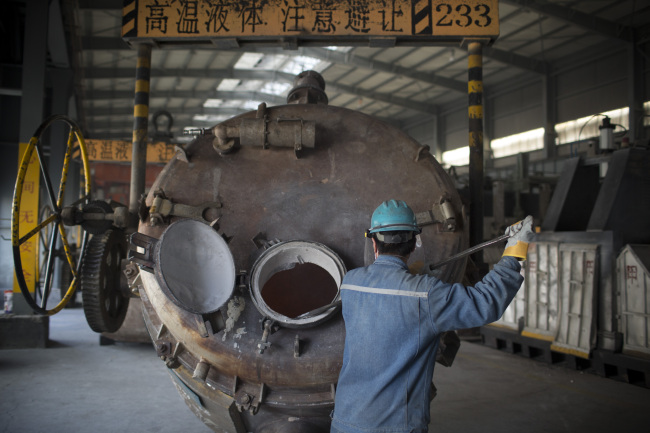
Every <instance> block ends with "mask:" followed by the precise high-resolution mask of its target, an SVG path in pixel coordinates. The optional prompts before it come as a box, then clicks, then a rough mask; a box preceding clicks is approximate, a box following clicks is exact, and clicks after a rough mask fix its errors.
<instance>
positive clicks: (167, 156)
mask: <svg viewBox="0 0 650 433" xmlns="http://www.w3.org/2000/svg"><path fill="white" fill-rule="evenodd" d="M85 142H86V148H87V150H88V159H89V160H90V161H96V162H131V156H132V150H131V149H132V143H131V142H130V141H125V140H95V139H86V140H85ZM175 153H176V150H175V149H174V145H173V144H169V143H164V142H157V143H149V144H148V146H147V162H148V163H151V164H166V163H167V162H169V160H171V159H172V157H173V156H174V155H175Z"/></svg>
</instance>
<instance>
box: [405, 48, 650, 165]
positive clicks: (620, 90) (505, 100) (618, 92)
mask: <svg viewBox="0 0 650 433" xmlns="http://www.w3.org/2000/svg"><path fill="white" fill-rule="evenodd" d="M648 45H649V44H645V45H644V46H643V47H642V48H643V49H644V50H645V52H646V53H645V54H646V56H648V52H649V51H650V50H649V49H648ZM628 55H629V51H628V49H627V48H626V47H625V46H624V45H623V44H622V43H621V44H618V46H615V48H614V49H610V50H609V51H607V52H603V53H598V56H586V58H585V59H584V60H582V61H581V62H579V63H578V65H577V66H576V65H574V66H571V67H568V66H567V67H559V68H558V69H556V70H554V71H552V77H553V79H554V80H555V89H554V93H553V94H552V99H554V100H555V107H554V109H555V112H556V115H557V122H556V123H561V122H565V121H569V120H575V119H578V118H582V117H585V116H590V115H592V114H596V113H600V112H605V111H610V110H613V109H617V108H622V107H626V106H628V104H629V95H628V93H629V89H628V82H629V72H628V68H629V66H628ZM641 55H642V54H641ZM645 58H647V57H644V59H645ZM646 63H647V62H646ZM643 75H644V76H643V81H644V89H643V92H644V99H643V100H644V101H648V100H650V69H648V67H646V69H645V70H644V74H643ZM484 85H485V94H484V119H485V124H484V132H485V138H486V143H487V142H488V140H489V139H495V138H500V137H506V136H509V135H512V134H517V133H521V132H525V131H529V130H532V129H536V128H541V127H544V121H545V113H544V107H543V102H542V101H543V100H544V93H543V92H544V85H543V77H542V76H539V79H533V80H532V81H530V82H522V83H519V84H515V85H513V86H512V88H511V89H498V91H496V92H492V89H491V88H490V83H489V79H486V80H485V83H484ZM466 99H467V98H466V96H464V95H460V96H459V98H458V101H457V102H456V103H455V104H454V105H453V106H448V107H443V108H442V110H441V114H440V115H439V118H438V127H439V128H440V131H439V137H440V138H439V143H438V140H436V137H434V136H432V134H433V133H434V132H433V130H432V129H431V128H428V127H425V126H423V125H421V124H417V125H414V126H411V125H407V126H406V127H405V129H406V131H407V132H408V133H409V134H410V135H411V136H413V137H414V138H416V139H417V140H418V141H420V142H422V143H424V144H431V143H437V145H438V146H440V151H441V152H442V151H447V150H453V149H457V148H460V147H464V146H467V145H468V127H467V123H468V122H467V101H466ZM434 153H435V152H434Z"/></svg>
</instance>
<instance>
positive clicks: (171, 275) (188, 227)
mask: <svg viewBox="0 0 650 433" xmlns="http://www.w3.org/2000/svg"><path fill="white" fill-rule="evenodd" d="M155 255H156V260H155V261H156V269H155V275H156V280H157V281H158V284H159V285H160V286H161V288H162V290H163V292H164V293H165V294H166V295H167V297H168V298H169V299H170V300H171V301H172V302H173V303H174V304H176V305H177V306H179V307H181V308H183V309H185V310H187V311H189V312H192V313H195V314H207V313H211V312H214V311H216V310H218V309H219V308H221V307H222V306H223V305H224V304H225V303H226V302H228V299H230V297H231V296H232V293H233V290H234V287H235V279H236V273H235V262H234V259H233V256H232V253H231V252H230V249H229V248H228V244H226V241H225V240H224V239H223V237H222V236H221V235H220V234H219V233H217V231H216V230H214V229H213V228H212V227H210V226H208V225H207V224H204V223H202V222H199V221H195V220H191V219H186V220H180V221H177V222H174V223H172V224H171V225H170V226H169V227H168V228H167V229H166V230H165V231H164V232H163V234H162V236H161V237H160V240H159V241H158V246H157V249H156V253H155Z"/></svg>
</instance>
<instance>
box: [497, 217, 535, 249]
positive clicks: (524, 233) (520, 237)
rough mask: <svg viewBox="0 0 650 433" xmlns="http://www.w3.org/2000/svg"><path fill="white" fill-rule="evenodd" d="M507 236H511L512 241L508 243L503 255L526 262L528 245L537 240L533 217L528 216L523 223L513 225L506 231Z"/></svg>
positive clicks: (509, 240)
mask: <svg viewBox="0 0 650 433" xmlns="http://www.w3.org/2000/svg"><path fill="white" fill-rule="evenodd" d="M506 234H507V235H510V239H508V243H506V249H505V250H504V251H503V255H504V256H512V257H515V258H517V259H519V260H525V259H526V254H527V253H528V243H529V242H532V241H533V240H534V238H535V234H534V232H533V217H532V216H530V215H528V216H527V217H526V218H525V219H524V220H523V221H519V222H518V223H515V224H513V225H511V226H510V227H508V228H507V229H506Z"/></svg>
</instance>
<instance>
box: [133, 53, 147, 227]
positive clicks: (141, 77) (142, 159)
mask: <svg viewBox="0 0 650 433" xmlns="http://www.w3.org/2000/svg"><path fill="white" fill-rule="evenodd" d="M150 76H151V45H148V44H140V45H138V63H137V67H136V70H135V99H134V101H133V151H132V159H131V161H132V163H131V189H130V194H129V211H130V212H131V213H132V214H137V212H138V200H139V199H140V196H141V195H142V194H144V188H145V179H146V170H147V140H148V135H149V134H148V125H149V81H150Z"/></svg>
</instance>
